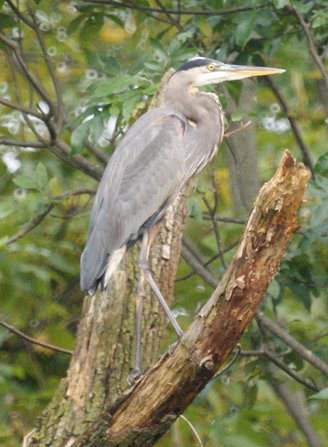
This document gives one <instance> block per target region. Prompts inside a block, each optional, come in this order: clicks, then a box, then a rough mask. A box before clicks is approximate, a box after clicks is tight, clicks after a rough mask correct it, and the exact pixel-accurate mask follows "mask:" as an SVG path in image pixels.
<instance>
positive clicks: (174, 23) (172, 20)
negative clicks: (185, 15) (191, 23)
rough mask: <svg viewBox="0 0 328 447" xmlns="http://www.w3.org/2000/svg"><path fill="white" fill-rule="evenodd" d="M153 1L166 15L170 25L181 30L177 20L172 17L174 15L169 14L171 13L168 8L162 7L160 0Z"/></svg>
mask: <svg viewBox="0 0 328 447" xmlns="http://www.w3.org/2000/svg"><path fill="white" fill-rule="evenodd" d="M155 1H156V3H157V5H158V6H159V7H160V9H161V10H162V12H163V14H165V15H166V17H167V18H168V20H169V21H170V23H171V25H173V26H175V27H176V28H177V29H178V30H179V31H182V26H181V25H180V24H179V22H177V21H176V20H175V19H174V17H172V16H171V13H169V12H168V10H167V9H166V8H165V7H164V5H163V4H162V2H161V0H155Z"/></svg>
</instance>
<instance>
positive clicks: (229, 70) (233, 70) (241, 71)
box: [217, 64, 286, 81]
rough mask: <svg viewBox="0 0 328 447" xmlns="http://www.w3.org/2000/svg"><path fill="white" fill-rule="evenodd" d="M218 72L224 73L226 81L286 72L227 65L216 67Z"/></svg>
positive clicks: (276, 69)
mask: <svg viewBox="0 0 328 447" xmlns="http://www.w3.org/2000/svg"><path fill="white" fill-rule="evenodd" d="M217 70H218V71H219V72H223V73H226V75H227V79H226V80H227V81H229V80H230V79H231V80H236V79H244V78H251V77H253V76H268V75H273V74H279V73H284V72H285V71H286V70H282V69H281V68H271V67H249V66H247V65H228V64H224V65H223V66H221V67H217Z"/></svg>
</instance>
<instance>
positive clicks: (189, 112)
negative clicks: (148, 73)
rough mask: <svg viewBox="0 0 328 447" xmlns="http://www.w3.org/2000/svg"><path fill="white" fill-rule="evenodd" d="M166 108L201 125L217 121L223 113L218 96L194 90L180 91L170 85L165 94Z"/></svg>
mask: <svg viewBox="0 0 328 447" xmlns="http://www.w3.org/2000/svg"><path fill="white" fill-rule="evenodd" d="M165 106H169V107H172V108H174V109H175V110H177V111H178V112H180V113H181V114H183V115H184V116H185V117H186V118H187V119H188V120H190V121H192V122H194V123H196V124H199V123H203V122H207V123H208V121H209V120H210V121H213V120H214V121H216V120H217V119H218V115H219V114H220V113H221V110H222V108H221V104H220V102H219V99H218V97H217V96H216V95H214V94H212V93H205V92H201V91H198V90H197V89H194V88H191V87H190V88H187V89H181V88H180V89H179V88H175V86H174V85H173V86H170V85H168V88H167V90H166V93H165Z"/></svg>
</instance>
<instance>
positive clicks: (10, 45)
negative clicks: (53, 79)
mask: <svg viewBox="0 0 328 447" xmlns="http://www.w3.org/2000/svg"><path fill="white" fill-rule="evenodd" d="M0 41H1V42H2V43H3V44H5V45H6V46H7V47H8V48H10V49H11V50H12V51H13V53H14V55H15V57H16V60H17V62H18V64H19V67H20V68H21V70H22V72H23V74H24V76H25V77H26V79H27V80H28V81H29V83H30V84H31V85H32V86H33V87H34V88H35V90H36V91H37V92H38V94H39V95H40V97H41V98H42V99H43V100H44V101H45V102H46V103H47V104H48V105H49V107H50V104H51V100H50V98H49V96H48V94H47V92H46V91H45V90H44V88H43V86H42V85H41V84H40V82H39V80H38V79H37V78H36V77H35V76H34V74H33V73H31V72H30V70H29V68H28V66H27V64H26V62H25V60H24V58H23V56H22V54H21V53H20V51H19V49H18V47H17V45H16V42H14V41H12V40H10V39H8V38H7V37H6V36H5V35H3V34H2V33H0Z"/></svg>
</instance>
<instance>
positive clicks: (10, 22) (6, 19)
mask: <svg viewBox="0 0 328 447" xmlns="http://www.w3.org/2000/svg"><path fill="white" fill-rule="evenodd" d="M14 26H16V22H15V20H14V19H13V18H12V17H11V16H10V15H8V14H0V28H1V29H2V28H13V27H14Z"/></svg>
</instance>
